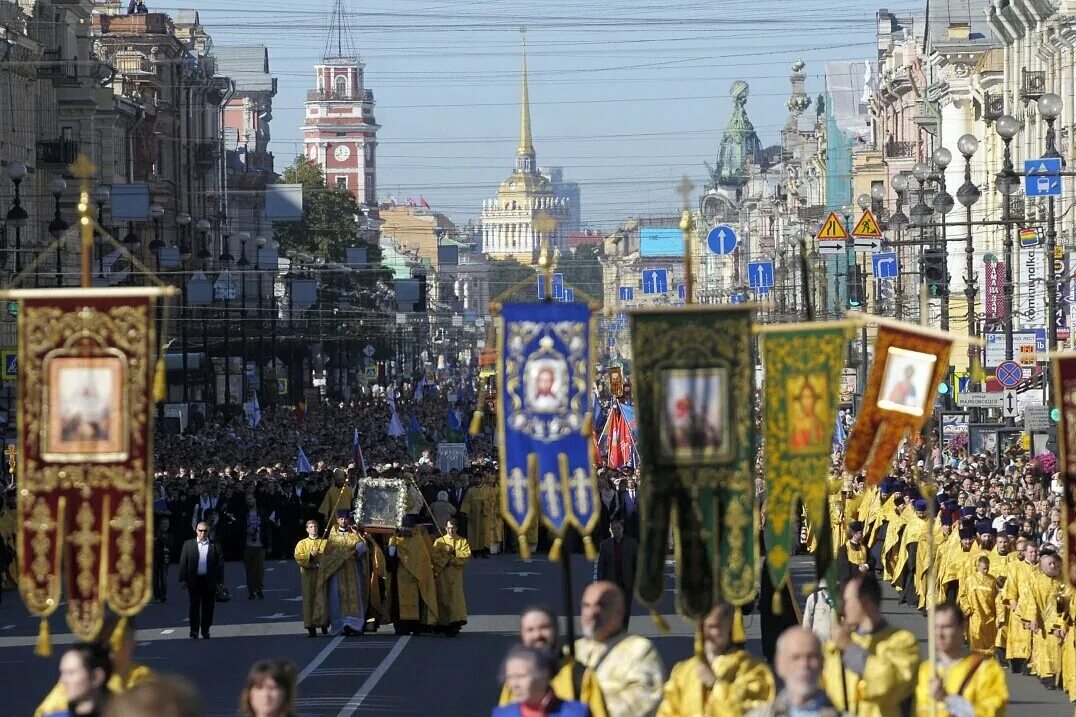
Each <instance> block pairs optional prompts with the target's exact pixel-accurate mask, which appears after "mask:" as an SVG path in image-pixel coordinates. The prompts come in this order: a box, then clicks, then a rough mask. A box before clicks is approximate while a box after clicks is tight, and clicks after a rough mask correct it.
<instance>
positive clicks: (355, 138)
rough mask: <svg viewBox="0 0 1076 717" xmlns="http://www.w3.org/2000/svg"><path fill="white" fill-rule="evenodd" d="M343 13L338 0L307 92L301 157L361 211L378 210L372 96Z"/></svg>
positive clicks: (341, 0)
mask: <svg viewBox="0 0 1076 717" xmlns="http://www.w3.org/2000/svg"><path fill="white" fill-rule="evenodd" d="M364 67H365V65H364V64H363V63H362V61H361V60H360V59H359V54H358V52H356V51H355V47H354V43H353V41H352V38H351V28H350V26H349V25H348V23H347V18H346V15H345V12H344V0H336V4H335V6H334V7H333V14H332V20H331V22H330V25H329V36H328V39H327V42H326V44H325V51H324V52H323V53H322V58H321V62H320V63H318V64H317V65H315V66H314V73H315V80H316V84H315V87H314V89H313V90H309V91H307V93H306V103H305V107H306V117H305V121H304V122H303V126H302V128H301V129H302V133H303V153H304V155H305V156H306V158H307V159H308V160H310V161H312V162H317V163H318V165H319V166H320V167H321V170H322V172H323V173H324V174H325V183H326V184H327V185H329V186H330V187H339V188H342V189H347V190H348V191H349V192H351V194H352V195H353V196H354V197H355V200H356V201H357V202H358V203H359V205H360V206H362V207H364V208H372V209H376V207H377V130H378V129H379V125H378V124H377V122H376V121H375V120H374V93H373V92H371V91H370V90H368V89H366V87H365V85H364V82H363V69H364Z"/></svg>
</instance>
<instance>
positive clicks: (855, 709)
mask: <svg viewBox="0 0 1076 717" xmlns="http://www.w3.org/2000/svg"><path fill="white" fill-rule="evenodd" d="M851 637H852V642H854V643H855V644H857V645H859V646H860V647H862V648H863V649H864V650H866V651H867V664H866V666H865V668H864V671H863V674H862V675H857V674H856V673H855V672H853V671H851V670H848V669H846V668H845V667H844V663H843V662H842V661H841V651H840V650H838V649H837V646H836V645H834V644H833V643H832V642H827V643H826V645H825V648H824V649H823V654H824V665H823V670H822V686H823V687H824V688H825V690H826V694H827V695H828V696H829V699H830V701H831V702H832V703H833V705H834V707H836V708H837V709H838V710H844V711H846V712H851V713H852V714H853V715H854V716H855V717H902V715H903V712H902V710H901V705H902V703H903V702H904V701H905V700H907V699H908V698H909V697H911V695H912V693H913V691H914V690H915V679H916V670H918V669H919V640H918V639H917V638H916V637H915V635H914V634H912V633H911V632H909V631H907V630H901V629H899V628H896V627H893V626H891V625H887V626H886V627H884V628H882V629H881V630H878V631H876V632H873V633H871V634H869V635H861V634H859V633H857V632H853V633H852V636H851ZM842 672H843V673H844V677H843V678H842V677H841V673H842ZM845 688H847V691H848V694H847V696H846V695H845V694H844V691H845Z"/></svg>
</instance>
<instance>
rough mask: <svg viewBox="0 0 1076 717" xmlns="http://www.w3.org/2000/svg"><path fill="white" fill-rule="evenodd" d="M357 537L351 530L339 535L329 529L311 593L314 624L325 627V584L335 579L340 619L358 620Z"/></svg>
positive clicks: (326, 615)
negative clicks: (312, 595) (312, 594)
mask: <svg viewBox="0 0 1076 717" xmlns="http://www.w3.org/2000/svg"><path fill="white" fill-rule="evenodd" d="M360 540H361V538H360V537H359V536H358V535H357V534H355V533H352V532H351V531H346V532H341V531H340V530H339V529H336V528H333V529H332V530H330V531H329V537H328V539H327V540H326V541H325V554H324V555H322V556H321V558H319V563H320V567H319V568H318V579H317V583H316V587H315V593H314V616H313V620H314V624H315V625H328V624H329V599H328V598H329V589H330V585H329V581H330V580H331V579H332V578H333V576H336V590H337V593H338V594H339V596H340V613H341V615H343V616H344V617H352V618H358V619H360V620H362V621H363V622H365V621H366V616H365V615H360V614H359V613H360V610H361V609H362V608H361V602H362V601H361V599H360V597H359V571H358V567H357V566H356V564H355V559H356V555H355V546H357V545H358V544H359V541H360Z"/></svg>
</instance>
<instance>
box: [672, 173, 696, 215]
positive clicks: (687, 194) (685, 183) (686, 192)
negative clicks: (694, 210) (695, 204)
mask: <svg viewBox="0 0 1076 717" xmlns="http://www.w3.org/2000/svg"><path fill="white" fill-rule="evenodd" d="M693 189H695V185H694V184H693V183H692V181H691V180H690V179H688V176H687V175H686V174H685V175H684V178H683V179H681V180H680V183H679V184H677V185H676V193H677V194H679V195H680V196H681V197H682V198H683V200H684V208H685V209H687V207H688V206H689V205H690V203H691V191H692V190H693Z"/></svg>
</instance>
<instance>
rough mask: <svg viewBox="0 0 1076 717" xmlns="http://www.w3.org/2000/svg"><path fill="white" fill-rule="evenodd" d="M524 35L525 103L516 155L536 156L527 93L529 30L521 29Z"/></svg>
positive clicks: (520, 115)
mask: <svg viewBox="0 0 1076 717" xmlns="http://www.w3.org/2000/svg"><path fill="white" fill-rule="evenodd" d="M519 31H520V32H521V33H522V34H523V102H522V106H521V107H520V112H519V149H517V150H516V155H517V156H519V157H523V156H534V143H533V142H532V141H531V98H530V93H529V92H528V91H527V28H525V27H521V28H520V29H519Z"/></svg>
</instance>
